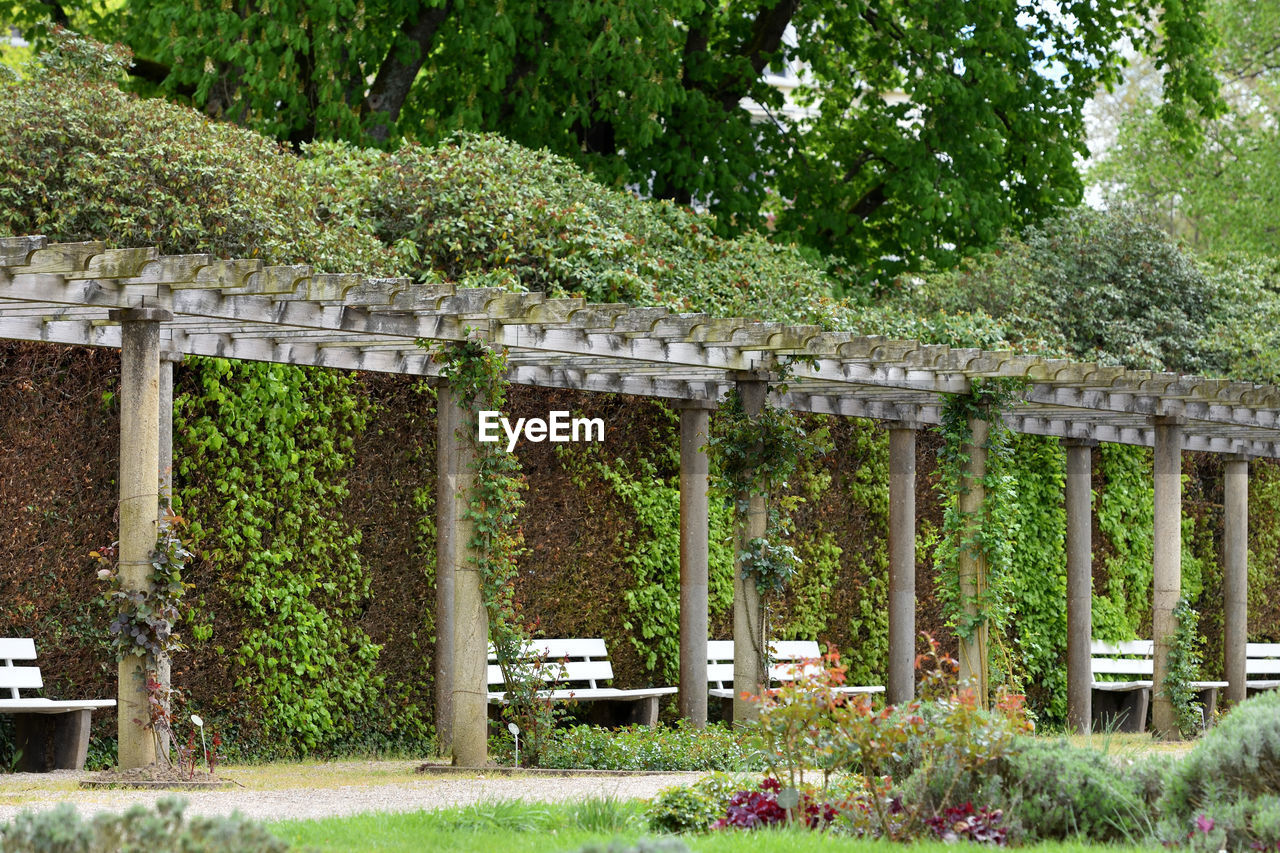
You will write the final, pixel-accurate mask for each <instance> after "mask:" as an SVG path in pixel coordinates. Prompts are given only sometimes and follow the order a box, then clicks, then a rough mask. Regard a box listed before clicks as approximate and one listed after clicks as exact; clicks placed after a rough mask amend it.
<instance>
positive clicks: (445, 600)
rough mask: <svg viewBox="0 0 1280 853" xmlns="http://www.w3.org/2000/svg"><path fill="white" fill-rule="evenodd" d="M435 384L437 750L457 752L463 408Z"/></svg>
mask: <svg viewBox="0 0 1280 853" xmlns="http://www.w3.org/2000/svg"><path fill="white" fill-rule="evenodd" d="M435 388H436V649H435V661H434V665H433V667H432V674H433V680H434V682H435V684H434V688H435V700H436V701H435V723H436V750H437V754H439V755H441V756H446V755H452V754H453V585H454V560H455V559H456V554H455V551H454V548H455V545H454V539H455V537H454V531H455V530H456V529H457V526H458V513H459V504H458V493H457V477H458V472H457V466H456V464H455V463H456V460H457V454H458V451H457V448H456V446H455V445H456V444H457V439H456V437H455V433H456V432H457V430H458V425H459V422H458V409H457V407H456V406H455V405H454V404H453V392H452V391H450V390H449V388H448V387H446V386H445V385H444V384H442V383H438V384H436V386H435Z"/></svg>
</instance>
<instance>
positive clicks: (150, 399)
mask: <svg viewBox="0 0 1280 853" xmlns="http://www.w3.org/2000/svg"><path fill="white" fill-rule="evenodd" d="M172 317H173V315H172V314H171V313H170V312H168V311H166V310H163V309H160V308H131V309H124V310H120V311H115V312H112V319H114V320H118V321H119V322H120V326H121V337H120V340H121V347H120V509H119V512H120V550H119V575H120V586H121V589H123V590H125V591H130V592H132V591H139V592H145V591H147V590H148V589H149V588H150V586H151V580H150V575H151V552H152V550H153V549H154V548H155V546H156V534H157V530H156V522H157V508H158V506H159V480H158V478H157V472H158V471H159V469H160V324H161V323H162V322H164V321H165V320H170V319H172ZM117 679H118V681H117V702H118V720H119V723H118V730H117V731H118V736H119V754H118V762H119V766H120V769H121V770H129V769H133V768H136V767H146V766H147V765H150V764H154V763H155V761H156V742H155V738H154V736H153V734H152V730H151V727H150V724H149V721H150V718H151V711H150V704H149V703H148V701H147V699H148V697H147V671H146V661H145V660H144V659H143V657H142V656H141V655H129V656H128V657H126V658H125V659H124V660H122V661H120V663H119V666H118V668H117Z"/></svg>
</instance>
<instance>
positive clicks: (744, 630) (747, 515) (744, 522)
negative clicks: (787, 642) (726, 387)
mask: <svg viewBox="0 0 1280 853" xmlns="http://www.w3.org/2000/svg"><path fill="white" fill-rule="evenodd" d="M768 391H769V385H768V383H767V382H766V381H764V380H758V379H753V380H739V382H738V393H739V394H740V395H741V396H742V405H743V408H744V409H745V410H746V413H747V417H749V418H752V419H753V420H754V419H755V418H756V417H757V416H759V414H760V412H761V410H762V409H763V407H764V398H765V394H767V393H768ZM768 525H769V501H768V498H767V497H766V496H764V495H747V494H740V495H738V513H737V525H736V527H735V535H734V548H735V550H736V551H737V552H738V553H741V552H743V551H745V550H746V548H747V543H748V542H750V541H751V540H752V539H756V538H759V537H761V536H764V535H765V532H766V530H767V528H768ZM766 642H767V640H766V638H765V635H764V611H763V610H762V609H761V602H760V591H759V590H758V589H756V583H755V581H754V580H744V579H743V577H742V567H741V565H740V563H737V562H735V564H734V567H733V694H734V695H733V721H734V722H735V723H744V722H750V721H752V720H756V719H758V718H759V716H760V706H759V704H758V703H756V702H749V701H746V700H744V699H743V698H742V694H743V692H744V691H746V692H749V693H758V692H759V691H760V689H761V687H762V686H763V687H767V686H768V683H769V671H768V669H767V668H766V661H767V659H768V648H767V646H766Z"/></svg>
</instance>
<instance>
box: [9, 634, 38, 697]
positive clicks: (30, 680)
mask: <svg viewBox="0 0 1280 853" xmlns="http://www.w3.org/2000/svg"><path fill="white" fill-rule="evenodd" d="M35 659H36V642H35V640H32V639H30V638H25V637H0V699H18V698H20V697H19V696H18V690H19V689H26V688H32V689H34V688H37V687H43V686H44V681H43V680H42V679H41V678H40V667H38V666H15V665H14V661H16V660H35Z"/></svg>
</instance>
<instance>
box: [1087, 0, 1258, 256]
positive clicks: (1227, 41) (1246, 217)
mask: <svg viewBox="0 0 1280 853" xmlns="http://www.w3.org/2000/svg"><path fill="white" fill-rule="evenodd" d="M1208 11H1209V16H1210V20H1211V22H1212V24H1213V26H1214V29H1215V30H1216V31H1217V32H1218V33H1219V34H1220V38H1219V40H1218V42H1217V44H1216V46H1215V49H1214V53H1213V63H1214V67H1215V68H1216V70H1217V74H1218V77H1219V80H1220V83H1221V91H1222V93H1223V99H1224V102H1225V107H1226V108H1225V109H1224V110H1223V112H1222V113H1221V115H1219V116H1217V117H1216V118H1215V120H1213V121H1212V122H1209V123H1208V124H1207V125H1206V128H1205V133H1204V140H1203V144H1202V145H1200V146H1199V147H1198V148H1196V149H1194V150H1187V149H1186V148H1185V147H1183V146H1181V145H1180V144H1179V140H1178V139H1177V138H1176V137H1172V136H1171V135H1170V133H1169V131H1168V128H1167V127H1166V126H1165V125H1164V124H1163V123H1162V122H1161V121H1160V119H1159V115H1158V108H1157V104H1156V103H1155V96H1154V94H1153V93H1152V92H1151V91H1150V90H1151V89H1152V88H1153V87H1152V86H1149V85H1144V82H1146V81H1145V80H1144V79H1142V78H1141V77H1140V78H1139V79H1135V80H1133V81H1130V83H1129V84H1128V85H1129V88H1130V89H1131V90H1132V91H1133V92H1134V97H1131V98H1129V99H1127V102H1126V103H1125V105H1124V109H1123V111H1122V113H1121V115H1120V116H1119V117H1118V122H1117V123H1118V127H1117V133H1116V144H1115V145H1113V146H1111V147H1110V148H1109V150H1108V151H1107V152H1106V153H1105V156H1104V157H1103V158H1102V159H1101V160H1100V161H1099V162H1098V164H1097V166H1096V167H1095V168H1094V169H1092V170H1091V171H1092V174H1091V177H1092V179H1093V180H1094V181H1096V182H1098V183H1099V184H1100V185H1102V187H1103V188H1104V189H1105V190H1106V192H1107V195H1108V196H1110V197H1111V198H1113V199H1117V200H1120V201H1123V202H1126V203H1130V204H1140V205H1143V206H1145V207H1148V208H1150V209H1152V210H1158V211H1161V213H1162V214H1163V218H1164V222H1165V225H1166V228H1167V229H1168V230H1170V231H1171V232H1173V233H1175V234H1177V235H1178V236H1180V237H1182V238H1184V239H1186V240H1188V242H1190V243H1191V244H1193V245H1194V246H1196V247H1197V248H1199V249H1203V250H1208V251H1245V252H1253V253H1258V252H1261V253H1270V254H1275V253H1276V247H1277V234H1278V233H1280V231H1278V228H1280V226H1277V223H1276V220H1275V215H1274V211H1275V210H1276V208H1277V206H1278V205H1280V126H1278V125H1277V121H1278V120H1280V2H1277V0H1255V2H1251V3H1234V2H1230V0H1212V2H1210V3H1209V10H1208ZM1148 76H1154V75H1148Z"/></svg>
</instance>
